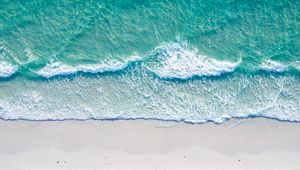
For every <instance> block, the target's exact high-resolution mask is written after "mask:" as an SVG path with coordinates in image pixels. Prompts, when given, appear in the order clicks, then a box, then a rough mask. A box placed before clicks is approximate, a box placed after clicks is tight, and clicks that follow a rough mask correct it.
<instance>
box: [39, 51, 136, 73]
mask: <svg viewBox="0 0 300 170" xmlns="http://www.w3.org/2000/svg"><path fill="white" fill-rule="evenodd" d="M138 59H139V56H131V57H130V58H129V59H128V60H127V62H126V63H122V62H119V61H109V62H106V63H101V64H90V65H78V66H70V65H67V64H64V63H62V62H58V61H53V60H52V61H51V62H49V63H48V64H47V65H46V66H45V67H43V68H41V69H40V70H38V71H37V72H36V73H37V74H38V75H40V76H42V77H46V78H50V77H54V76H57V75H70V74H74V73H77V72H84V73H93V74H95V73H103V72H113V71H118V70H122V69H124V68H125V67H127V65H128V63H130V62H132V61H135V60H138Z"/></svg>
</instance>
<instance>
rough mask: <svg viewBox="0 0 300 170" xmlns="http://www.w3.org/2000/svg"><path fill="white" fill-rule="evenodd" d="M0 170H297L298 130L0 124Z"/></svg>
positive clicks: (279, 126)
mask: <svg viewBox="0 0 300 170" xmlns="http://www.w3.org/2000/svg"><path fill="white" fill-rule="evenodd" d="M0 138H1V140H0V169H3V170H40V169H43V170H48V169H49V170H52V169H53V170H54V169H55V170H59V169H62V170H64V169H72V170H81V169H82V170H97V169H105V170H110V169H114V170H115V169H149V170H168V169H170V170H174V169H185V170H188V169H208V170H210V169H213V170H226V169H239V170H241V169H249V170H250V169H263V170H265V169H269V170H273V169H274V170H275V169H276V170H297V169H300V147H299V145H300V124H299V123H289V122H279V121H276V120H269V119H263V118H258V119H247V120H230V121H228V122H225V123H224V124H219V125H216V124H213V123H206V124H195V125H191V124H185V123H176V122H163V121H154V120H128V121H125V120H120V121H94V120H90V121H50V122H31V121H0Z"/></svg>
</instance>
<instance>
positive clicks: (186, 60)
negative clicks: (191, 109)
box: [146, 43, 241, 79]
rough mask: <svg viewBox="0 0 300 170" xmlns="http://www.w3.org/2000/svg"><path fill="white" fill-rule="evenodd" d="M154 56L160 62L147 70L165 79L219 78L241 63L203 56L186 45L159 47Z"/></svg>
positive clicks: (174, 44) (175, 44)
mask: <svg viewBox="0 0 300 170" xmlns="http://www.w3.org/2000/svg"><path fill="white" fill-rule="evenodd" d="M153 53H154V54H152V55H157V56H156V60H157V61H158V62H156V63H152V64H153V65H148V66H146V68H147V69H148V70H150V71H151V72H153V73H154V74H156V75H157V76H159V77H160V78H163V79H168V78H171V79H172V78H178V79H189V78H191V77H194V76H199V77H201V76H207V77H210V76H219V75H221V74H223V73H229V72H233V71H234V70H235V69H236V68H237V67H238V66H239V64H240V63H241V60H239V61H238V62H230V61H220V60H216V59H214V58H210V57H207V56H204V55H201V54H200V53H199V52H198V50H197V49H195V48H192V49H189V48H188V46H187V44H186V43H182V44H180V43H173V44H166V45H162V46H159V47H157V48H156V49H155V51H154V52H153Z"/></svg>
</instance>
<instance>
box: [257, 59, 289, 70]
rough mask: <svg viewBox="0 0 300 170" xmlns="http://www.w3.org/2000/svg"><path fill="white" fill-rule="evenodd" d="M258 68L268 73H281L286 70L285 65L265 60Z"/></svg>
mask: <svg viewBox="0 0 300 170" xmlns="http://www.w3.org/2000/svg"><path fill="white" fill-rule="evenodd" d="M260 68H261V69H262V70H265V71H270V72H283V71H285V70H286V69H287V67H286V66H285V65H283V64H281V63H278V62H276V61H272V60H265V61H264V62H263V63H262V64H261V65H260Z"/></svg>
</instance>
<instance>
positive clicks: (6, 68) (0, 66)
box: [0, 62, 17, 78]
mask: <svg viewBox="0 0 300 170" xmlns="http://www.w3.org/2000/svg"><path fill="white" fill-rule="evenodd" d="M16 71H17V67H16V66H13V65H12V64H9V63H6V62H0V78H1V77H2V78H6V77H10V76H11V75H13V74H14V73H15V72H16Z"/></svg>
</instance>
